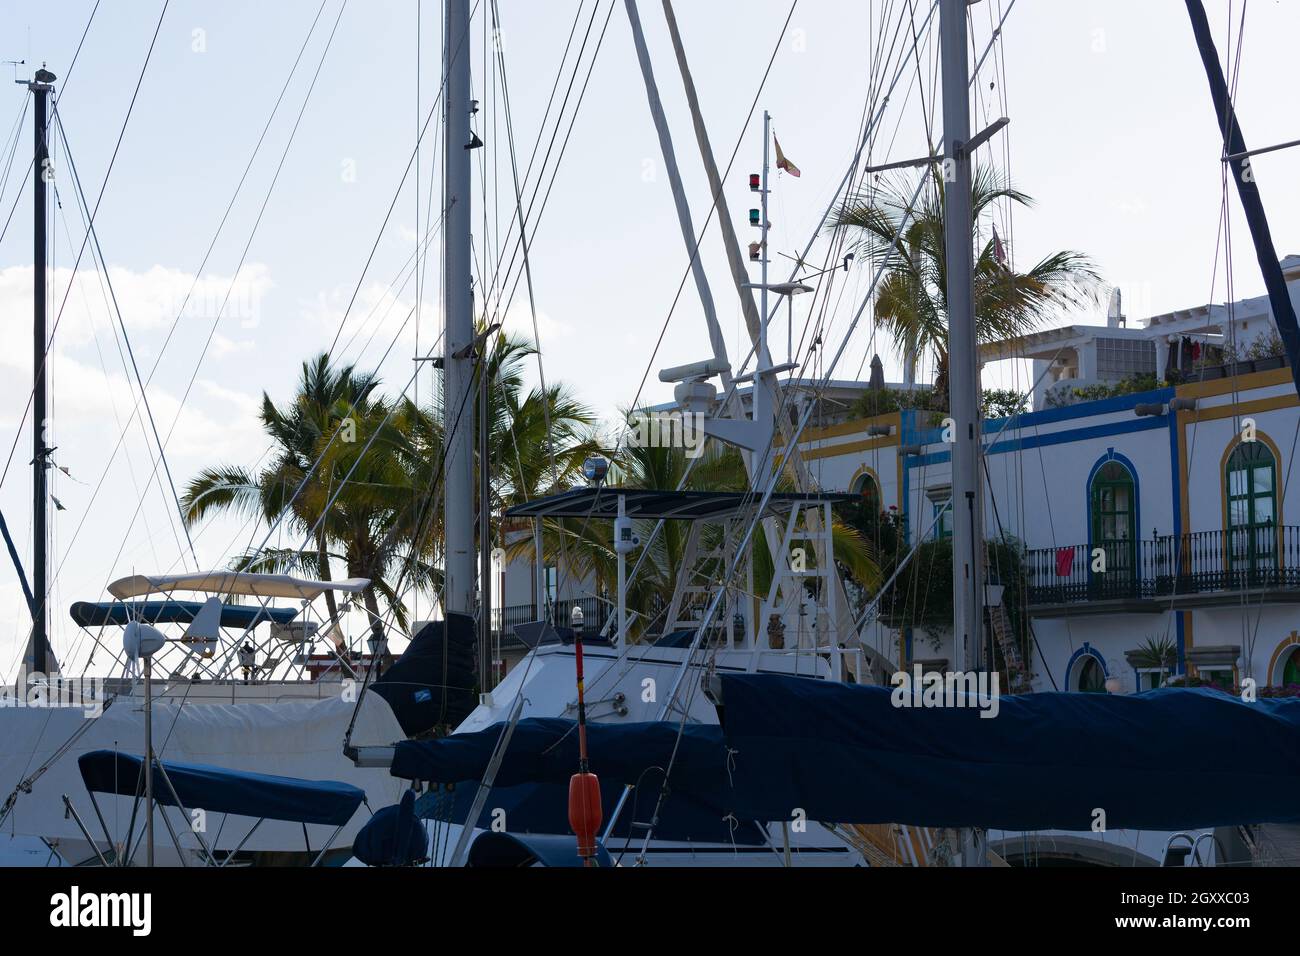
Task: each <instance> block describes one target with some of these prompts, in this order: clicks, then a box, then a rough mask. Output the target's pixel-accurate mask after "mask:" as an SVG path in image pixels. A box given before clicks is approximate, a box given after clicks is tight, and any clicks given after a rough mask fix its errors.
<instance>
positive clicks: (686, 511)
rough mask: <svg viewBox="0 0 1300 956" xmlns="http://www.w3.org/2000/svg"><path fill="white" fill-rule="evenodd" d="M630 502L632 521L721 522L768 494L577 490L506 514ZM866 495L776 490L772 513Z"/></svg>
mask: <svg viewBox="0 0 1300 956" xmlns="http://www.w3.org/2000/svg"><path fill="white" fill-rule="evenodd" d="M619 498H623V499H624V500H625V502H626V507H627V515H628V517H629V518H648V519H651V520H658V519H660V518H664V519H677V520H682V521H701V520H720V519H722V518H730V517H734V516H736V515H741V514H748V513H749V512H751V511H752V510H753V509H754V508H755V507H757V505H758V503H759V502H760V501H761V500H762V496H761V495H759V494H755V493H752V492H745V491H655V490H652V489H647V488H617V487H606V488H574V489H573V490H572V491H566V492H563V493H562V494H558V495H550V496H548V497H546V498H536V499H534V500H533V501H528V502H525V503H524V504H520V505H515V506H514V507H513V508H509V509H508V510H507V511H506V516H507V517H509V518H587V517H591V518H608V519H613V518H616V517H618V500H619ZM860 500H861V497H860V496H858V495H854V494H848V493H843V492H825V493H816V494H814V493H804V492H793V491H791V492H774V493H773V494H772V496H771V498H769V499H768V502H767V507H766V509H765V513H766V514H784V513H787V512H789V510H790V509H791V508H793V507H795V506H796V505H802V506H807V507H811V506H815V505H821V504H848V503H852V502H856V501H860Z"/></svg>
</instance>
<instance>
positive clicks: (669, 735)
mask: <svg viewBox="0 0 1300 956" xmlns="http://www.w3.org/2000/svg"><path fill="white" fill-rule="evenodd" d="M503 726H504V725H502V724H493V725H492V726H490V727H488V728H486V729H484V730H480V731H474V732H472V733H463V734H452V735H451V736H450V737H443V738H440V739H437V740H404V741H401V742H400V743H398V744H397V749H396V752H395V754H394V756H393V766H392V774H393V776H395V777H401V778H403V779H406V780H421V781H427V782H432V783H438V784H452V785H456V784H459V785H460V786H457V787H456V789H455V791H454V792H453V793H452V794H445V793H444V794H441V795H438V794H431V795H429V796H428V797H426V798H425V800H427V801H428V803H427V804H426V807H427V809H425V810H424V812H423V814H422V815H424V816H425V817H427V818H435V819H440V820H449V821H452V822H457V823H459V822H462V821H463V820H464V819H465V817H466V815H467V814H468V813H469V810H470V804H471V803H472V801H473V797H474V795H475V793H476V791H477V789H478V788H477V786H476V784H477V783H478V782H479V781H480V780H482V778H483V776H484V774H485V772H486V770H487V765H488V762H489V761H490V760H491V757H492V753H493V751H494V750H495V748H496V745H497V741H498V740H499V739H500V736H501V731H502V728H503ZM576 728H577V723H576V722H575V721H572V720H565V719H561V718H555V717H528V718H525V719H523V720H521V721H519V723H518V724H516V725H515V730H514V733H513V734H512V735H511V738H510V746H509V747H508V748H507V750H506V753H505V756H504V757H503V759H502V761H501V765H500V767H499V768H498V769H497V774H496V778H495V780H494V787H493V789H492V793H491V795H490V796H489V799H488V801H487V803H486V804H485V805H484V810H483V813H482V815H481V816H480V817H479V820H478V825H479V826H481V827H487V826H489V825H490V824H491V823H492V819H491V811H492V810H496V809H501V810H504V811H505V819H506V826H507V827H508V828H509V829H510V830H511V831H512V832H516V833H519V832H534V833H567V832H568V831H569V823H568V785H569V778H570V777H571V776H572V775H573V774H574V772H576V770H577V769H578V735H577V729H576ZM679 730H680V731H681V742H680V745H678V732H679ZM674 747H676V748H677V753H676V757H675V758H674V756H673V750H674ZM587 751H588V755H589V758H590V762H591V769H592V772H594V773H595V774H596V775H597V776H598V777H599V778H600V781H601V805H602V807H603V808H604V812H605V818H606V820H608V818H609V815H610V814H611V813H612V812H613V808H614V806H615V803H616V802H617V800H618V798H619V796H620V795H621V793H622V791H623V788H624V786H626V785H632V786H635V787H637V789H636V790H635V791H634V792H633V794H632V796H631V797H630V798H629V801H628V804H627V806H625V807H624V809H623V811H622V813H620V815H619V819H618V820H617V822H616V825H615V829H614V830H613V832H612V837H625V836H627V835H629V827H630V824H631V822H632V821H633V820H639V821H642V822H644V821H646V820H648V819H649V818H650V816H651V813H652V811H653V810H654V808H655V801H656V800H657V799H658V797H659V793H660V790H661V788H662V785H663V768H665V767H668V766H669V765H670V764H671V766H672V768H673V770H672V777H671V779H670V781H669V787H668V797H667V798H666V799H665V800H664V802H663V805H662V806H661V807H660V823H659V826H657V827H656V829H655V834H656V836H657V837H658V838H660V839H664V840H702V841H706V842H711V843H715V842H716V843H732V842H734V843H736V844H738V845H745V846H752V845H755V844H757V843H761V842H763V840H764V834H763V833H762V832H760V831H759V829H758V828H757V827H756V826H755V825H754V824H753V822H752V821H751V820H743V819H742V820H737V819H735V818H734V817H732V816H731V814H730V810H729V807H730V805H731V799H732V794H731V786H730V783H729V782H728V778H727V753H726V749H725V748H724V747H723V743H722V730H721V728H720V727H718V726H716V725H708V726H706V725H703V724H687V725H685V727H684V728H683V727H681V726H680V725H679V724H678V723H676V722H670V721H665V722H647V723H626V724H622V723H620V724H613V723H592V724H588V725H587ZM783 816H784V814H783ZM633 832H642V831H633Z"/></svg>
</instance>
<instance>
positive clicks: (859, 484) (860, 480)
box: [853, 471, 881, 514]
mask: <svg viewBox="0 0 1300 956" xmlns="http://www.w3.org/2000/svg"><path fill="white" fill-rule="evenodd" d="M853 493H854V494H855V495H861V496H862V504H863V506H864V507H865V508H866V509H867V511H868V513H870V514H879V513H880V507H881V504H880V503H881V497H880V485H878V484H877V483H876V479H875V477H874V476H873V475H872V474H871V472H869V471H864V472H863V473H862V474H860V475H858V477H857V480H856V481H854V482H853Z"/></svg>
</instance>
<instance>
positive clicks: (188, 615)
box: [68, 601, 298, 630]
mask: <svg viewBox="0 0 1300 956" xmlns="http://www.w3.org/2000/svg"><path fill="white" fill-rule="evenodd" d="M201 610H203V604H202V602H200V601H136V602H133V603H131V604H124V603H123V602H121V601H99V602H91V601H77V602H76V603H74V604H73V605H72V607H71V608H69V609H68V613H69V614H70V615H71V617H72V621H73V623H74V624H76V625H77V626H78V627H102V626H103V625H106V624H116V625H119V626H124V625H126V624H128V623H130V622H131V621H143V622H144V623H145V624H190V623H192V622H193V621H194V618H195V617H196V616H197V615H198V613H199V611H201ZM297 616H298V609H297V608H293V607H258V606H257V605H248V604H226V605H224V606H223V607H222V608H221V626H222V627H237V628H239V629H241V630H246V629H248V628H250V627H252V626H254V625H255V624H260V623H261V622H262V621H274V622H275V623H277V624H288V623H289V622H290V621H292V620H293V619H294V618H296V617H297Z"/></svg>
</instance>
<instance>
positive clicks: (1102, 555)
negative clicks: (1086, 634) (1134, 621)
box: [1025, 523, 1300, 605]
mask: <svg viewBox="0 0 1300 956" xmlns="http://www.w3.org/2000/svg"><path fill="white" fill-rule="evenodd" d="M1025 558H1026V576H1027V579H1028V584H1029V603H1030V604H1040V605H1041V604H1068V603H1073V602H1081V601H1106V600H1124V599H1129V600H1147V599H1151V598H1156V597H1170V596H1172V595H1178V594H1204V593H1207V592H1214V591H1239V590H1243V589H1259V588H1274V589H1298V590H1300V527H1297V526H1294V525H1280V526H1279V525H1275V524H1271V523H1265V524H1256V525H1246V526H1242V527H1237V528H1231V529H1229V530H1227V531H1194V532H1190V533H1188V534H1183V535H1177V536H1175V535H1161V536H1157V537H1154V538H1148V539H1146V540H1142V541H1136V540H1133V541H1130V540H1113V541H1094V542H1092V543H1091V544H1076V545H1067V546H1065V547H1061V548H1037V549H1034V550H1031V551H1028V552H1027V553H1026V556H1025Z"/></svg>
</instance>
